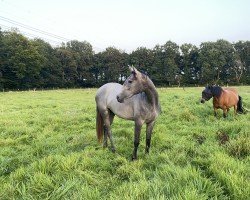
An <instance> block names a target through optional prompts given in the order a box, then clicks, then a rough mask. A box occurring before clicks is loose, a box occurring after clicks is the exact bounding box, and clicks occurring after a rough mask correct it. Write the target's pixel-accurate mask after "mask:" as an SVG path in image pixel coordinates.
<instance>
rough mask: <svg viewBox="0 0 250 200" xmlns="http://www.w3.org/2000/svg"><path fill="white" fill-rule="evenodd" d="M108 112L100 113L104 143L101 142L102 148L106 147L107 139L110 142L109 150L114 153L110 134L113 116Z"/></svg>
mask: <svg viewBox="0 0 250 200" xmlns="http://www.w3.org/2000/svg"><path fill="white" fill-rule="evenodd" d="M111 113H112V112H110V111H109V110H105V111H104V112H102V118H103V123H104V142H103V146H104V147H107V137H108V138H109V140H110V144H111V150H112V151H113V152H115V146H114V142H113V139H112V132H111V123H112V121H113V119H114V114H113V113H112V114H111Z"/></svg>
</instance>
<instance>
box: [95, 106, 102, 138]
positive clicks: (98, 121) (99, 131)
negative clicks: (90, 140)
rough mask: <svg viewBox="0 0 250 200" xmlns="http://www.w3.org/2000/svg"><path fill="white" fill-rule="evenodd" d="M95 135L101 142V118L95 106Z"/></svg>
mask: <svg viewBox="0 0 250 200" xmlns="http://www.w3.org/2000/svg"><path fill="white" fill-rule="evenodd" d="M96 135H97V139H98V142H100V143H101V142H102V138H103V119H102V116H101V113H100V112H99V110H98V108H96Z"/></svg>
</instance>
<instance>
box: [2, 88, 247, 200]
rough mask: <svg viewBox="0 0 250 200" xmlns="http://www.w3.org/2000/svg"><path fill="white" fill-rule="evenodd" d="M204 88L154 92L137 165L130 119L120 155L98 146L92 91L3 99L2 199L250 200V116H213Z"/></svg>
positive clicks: (123, 125)
mask: <svg viewBox="0 0 250 200" xmlns="http://www.w3.org/2000/svg"><path fill="white" fill-rule="evenodd" d="M202 89H203V88H185V91H184V90H183V89H181V88H160V89H158V91H159V95H160V102H161V106H162V113H161V115H160V116H159V118H158V120H157V122H156V125H155V128H154V131H153V132H154V133H153V136H152V144H151V151H150V154H149V155H145V154H144V148H145V127H144V128H143V130H142V134H141V143H140V146H139V150H138V157H139V159H138V160H137V161H135V162H132V161H131V154H132V150H133V127H134V125H133V122H131V121H126V120H122V119H119V118H117V117H116V118H115V121H114V124H113V125H112V130H113V137H114V142H115V145H116V148H117V152H116V153H115V154H114V153H112V152H111V151H110V150H109V149H103V148H102V147H101V145H100V144H98V143H97V139H96V132H95V115H96V110H95V101H94V95H95V92H96V89H82V90H80V89H77V90H55V91H35V92H34V91H27V92H6V93H0V199H1V200H3V199H87V200H90V199H115V200H116V199H198V200H202V199H237V200H240V199H242V200H246V199H249V198H250V123H249V122H250V113H248V114H245V115H238V116H236V117H234V116H233V111H232V110H231V111H230V113H229V116H228V118H226V119H224V118H223V117H222V112H221V111H220V114H219V118H218V119H217V118H215V117H214V116H213V109H212V101H211V100H210V101H209V102H206V103H205V104H200V102H199V99H200V96H201V91H202ZM238 89H239V93H240V95H241V96H242V97H243V105H244V106H245V107H247V108H248V109H249V108H250V87H243V86H242V87H238Z"/></svg>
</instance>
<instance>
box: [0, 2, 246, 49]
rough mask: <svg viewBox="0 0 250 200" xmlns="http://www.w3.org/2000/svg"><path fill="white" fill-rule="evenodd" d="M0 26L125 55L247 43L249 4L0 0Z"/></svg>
mask: <svg viewBox="0 0 250 200" xmlns="http://www.w3.org/2000/svg"><path fill="white" fill-rule="evenodd" d="M20 24H21V25H22V26H20ZM23 25H27V26H28V27H29V28H27V27H26V28H25V27H23ZM0 26H1V27H2V29H3V30H8V29H10V27H16V28H18V29H19V30H20V32H21V33H25V34H26V35H27V36H29V37H31V38H32V37H41V38H42V39H44V40H47V41H49V42H50V43H51V44H52V45H58V44H59V43H60V42H62V41H64V42H65V41H67V40H73V39H77V40H79V41H84V40H86V41H88V42H90V43H91V44H92V45H93V47H94V50H95V51H101V50H104V49H105V48H106V47H109V46H114V47H116V48H118V49H121V50H124V51H126V52H131V51H132V50H136V48H137V47H141V46H142V47H147V48H153V47H154V46H155V45H157V44H160V45H162V44H164V43H165V42H167V41H168V40H171V41H173V42H176V43H177V44H179V45H181V44H183V43H192V44H195V45H197V46H199V45H200V43H201V42H206V41H216V40H217V39H225V40H228V41H230V42H237V41H239V40H250V1H249V0H238V1H235V0H186V1H184V0H172V1H169V0H144V1H143V0H123V1H122V0H103V1H102V0H89V1H87V0H67V1H64V0H0ZM32 28H35V29H38V30H42V31H45V32H46V33H50V34H54V35H53V36H49V35H48V34H47V35H46V34H43V33H42V32H41V31H34V30H31V29H32ZM56 36H60V37H63V38H61V39H60V38H58V37H56Z"/></svg>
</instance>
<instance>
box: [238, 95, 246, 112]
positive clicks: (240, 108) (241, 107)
mask: <svg viewBox="0 0 250 200" xmlns="http://www.w3.org/2000/svg"><path fill="white" fill-rule="evenodd" d="M243 112H244V110H243V106H242V97H241V96H239V101H238V103H237V113H239V114H242V113H243Z"/></svg>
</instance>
